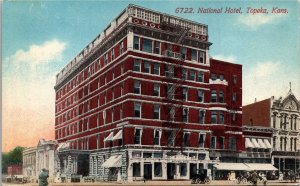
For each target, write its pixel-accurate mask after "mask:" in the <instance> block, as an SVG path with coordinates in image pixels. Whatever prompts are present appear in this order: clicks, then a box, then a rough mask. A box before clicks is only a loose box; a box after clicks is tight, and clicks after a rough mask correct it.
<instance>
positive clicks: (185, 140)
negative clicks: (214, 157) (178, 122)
mask: <svg viewBox="0 0 300 186" xmlns="http://www.w3.org/2000/svg"><path fill="white" fill-rule="evenodd" d="M189 145H190V133H187V132H185V133H184V134H183V141H182V146H184V147H188V146H189Z"/></svg>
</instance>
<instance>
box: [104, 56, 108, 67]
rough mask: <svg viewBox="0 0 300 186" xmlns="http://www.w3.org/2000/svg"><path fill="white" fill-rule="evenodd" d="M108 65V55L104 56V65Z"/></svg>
mask: <svg viewBox="0 0 300 186" xmlns="http://www.w3.org/2000/svg"><path fill="white" fill-rule="evenodd" d="M107 63H108V53H106V54H104V65H107Z"/></svg>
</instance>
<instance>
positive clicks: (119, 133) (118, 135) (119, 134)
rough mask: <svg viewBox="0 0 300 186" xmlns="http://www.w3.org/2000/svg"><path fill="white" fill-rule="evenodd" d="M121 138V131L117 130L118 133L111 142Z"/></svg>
mask: <svg viewBox="0 0 300 186" xmlns="http://www.w3.org/2000/svg"><path fill="white" fill-rule="evenodd" d="M122 138H123V131H122V130H119V132H118V133H117V134H116V135H115V136H114V137H113V139H112V140H113V141H114V140H119V139H122Z"/></svg>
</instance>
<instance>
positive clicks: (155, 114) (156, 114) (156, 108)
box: [153, 105, 160, 119]
mask: <svg viewBox="0 0 300 186" xmlns="http://www.w3.org/2000/svg"><path fill="white" fill-rule="evenodd" d="M159 113H160V106H159V105H154V112H153V119H159V117H160V114H159Z"/></svg>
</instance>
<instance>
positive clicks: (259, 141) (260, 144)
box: [257, 139, 267, 149]
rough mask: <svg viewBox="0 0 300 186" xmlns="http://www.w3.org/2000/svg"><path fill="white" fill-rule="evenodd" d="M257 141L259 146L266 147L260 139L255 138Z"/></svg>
mask: <svg viewBox="0 0 300 186" xmlns="http://www.w3.org/2000/svg"><path fill="white" fill-rule="evenodd" d="M257 142H258V144H259V146H260V147H261V148H263V149H267V147H266V145H265V143H264V142H263V140H262V139H257Z"/></svg>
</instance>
